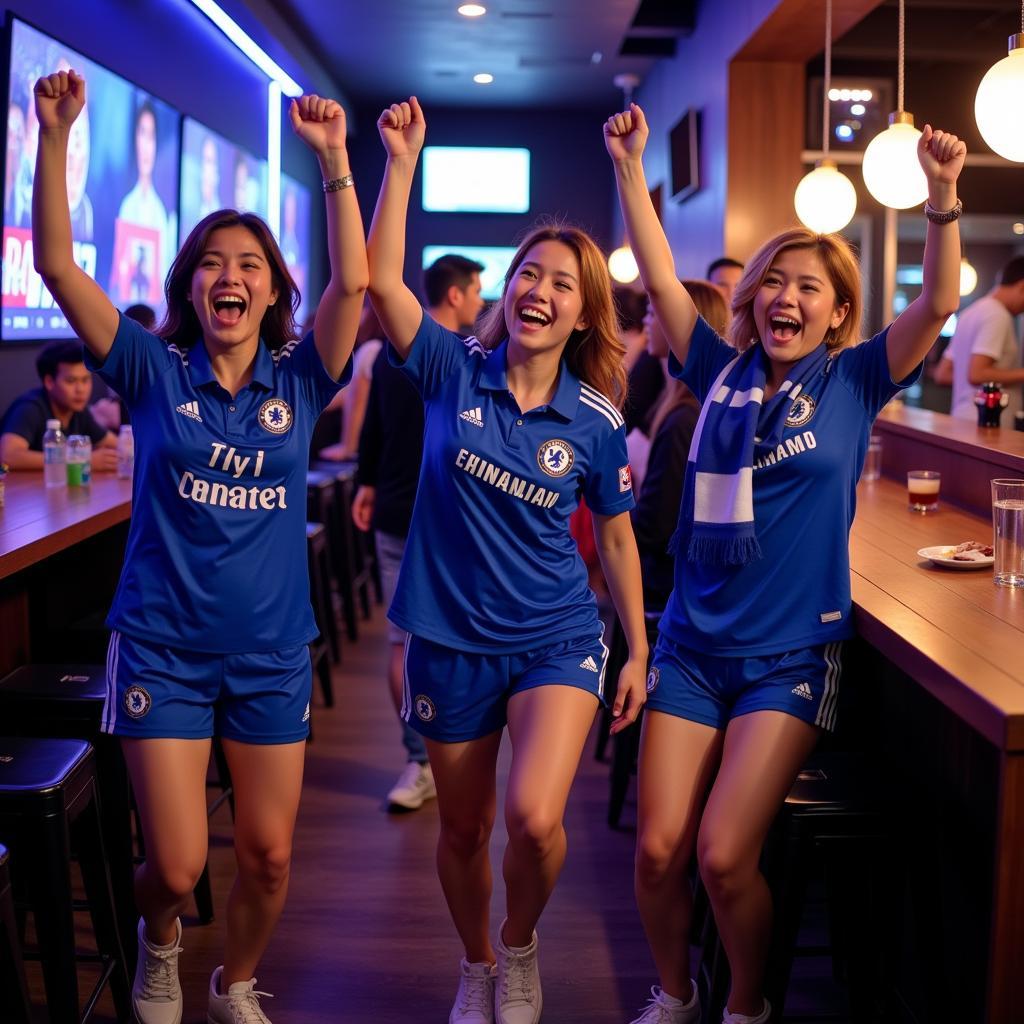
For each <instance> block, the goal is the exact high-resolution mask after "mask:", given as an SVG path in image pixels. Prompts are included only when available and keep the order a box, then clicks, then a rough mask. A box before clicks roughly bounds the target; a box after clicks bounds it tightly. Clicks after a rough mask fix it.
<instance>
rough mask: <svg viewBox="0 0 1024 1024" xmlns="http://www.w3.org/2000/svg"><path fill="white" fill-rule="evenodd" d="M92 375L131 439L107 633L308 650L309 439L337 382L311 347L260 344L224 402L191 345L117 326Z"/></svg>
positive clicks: (181, 643)
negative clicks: (116, 400) (115, 399)
mask: <svg viewBox="0 0 1024 1024" xmlns="http://www.w3.org/2000/svg"><path fill="white" fill-rule="evenodd" d="M86 361H87V363H88V365H89V368H90V369H93V370H95V371H96V372H97V373H99V375H100V376H101V377H102V378H103V379H104V380H105V381H106V382H107V383H108V384H109V385H110V386H111V387H112V388H113V389H114V390H115V391H116V392H117V393H118V394H119V395H120V396H121V397H122V398H123V399H124V401H125V402H126V404H127V405H128V408H129V409H130V410H131V415H132V430H133V432H134V435H135V474H134V479H133V481H132V517H131V524H130V527H129V532H128V546H127V550H126V551H125V560H124V567H123V569H122V571H121V580H120V583H119V584H118V588H117V593H116V595H115V597H114V604H113V607H112V608H111V611H110V615H109V617H108V619H107V624H108V625H109V626H110V627H111V628H112V629H117V630H120V631H121V632H122V633H125V634H127V635H128V636H131V637H135V638H137V639H140V640H144V641H149V642H151V643H163V644H167V645H168V646H171V647H179V648H189V649H192V650H197V651H209V652H211V653H223V654H235V653H242V652H249V653H258V652H264V651H276V650H280V649H283V648H289V647H295V646H298V645H300V644H304V643H308V642H309V641H310V640H312V639H313V638H314V637H315V636H316V633H317V631H316V627H315V625H314V622H313V612H312V608H311V607H310V602H309V574H308V570H307V566H306V534H305V522H306V472H307V469H308V463H309V442H310V438H311V436H312V433H313V425H314V424H315V423H316V420H317V417H318V416H319V415H320V413H321V411H322V410H323V408H324V407H325V406H326V405H327V404H328V403H329V402H330V400H331V399H332V398H333V397H334V395H335V394H336V393H337V391H338V390H339V388H340V387H342V386H343V384H344V383H347V382H348V380H349V378H350V377H351V374H352V369H351V362H349V364H348V365H347V366H346V368H345V371H344V373H343V374H342V382H341V383H339V382H337V381H335V380H334V379H333V378H331V377H330V376H329V375H328V373H327V371H326V370H325V369H324V366H323V363H322V362H321V360H320V355H319V353H318V352H317V350H316V346H315V345H314V344H313V335H312V334H309V335H307V336H306V338H305V339H303V340H302V341H296V342H291V343H289V344H287V345H285V346H284V347H282V348H281V349H280V350H279V351H277V352H275V353H271V351H270V350H269V349H268V348H267V347H266V346H265V345H263V344H262V343H261V344H260V346H259V351H258V354H257V356H256V365H255V367H254V369H253V375H252V380H251V382H250V383H249V384H247V385H246V386H245V387H243V388H242V389H241V391H239V393H238V395H237V396H236V397H234V398H232V397H231V395H230V394H229V393H228V392H227V391H226V390H225V389H224V388H223V387H221V385H220V384H219V382H218V381H217V378H216V377H215V376H214V374H213V368H212V367H211V365H210V359H209V356H208V355H207V353H206V349H205V348H204V347H203V343H202V341H197V342H196V344H195V345H193V346H192V347H191V348H190V349H188V350H187V351H184V350H180V349H178V348H177V347H176V346H174V345H168V344H167V343H166V342H164V341H163V340H162V339H161V338H158V337H157V336H156V335H154V334H151V333H149V332H148V331H146V330H144V329H143V328H142V327H141V326H140V325H139V324H137V323H135V321H133V320H129V319H128V318H126V317H123V316H122V317H121V320H120V324H119V326H118V330H117V335H116V337H115V338H114V344H113V347H112V348H111V350H110V353H109V355H108V356H107V358H106V359H105V360H104V362H103V363H102V365H98V364H97V363H96V361H95V360H94V359H92V358H91V357H89V356H88V355H87V356H86Z"/></svg>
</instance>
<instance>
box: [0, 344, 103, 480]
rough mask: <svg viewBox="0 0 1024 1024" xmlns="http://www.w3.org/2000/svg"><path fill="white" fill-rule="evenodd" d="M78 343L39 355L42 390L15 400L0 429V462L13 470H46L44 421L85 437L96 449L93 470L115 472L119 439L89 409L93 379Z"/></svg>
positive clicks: (53, 346)
mask: <svg viewBox="0 0 1024 1024" xmlns="http://www.w3.org/2000/svg"><path fill="white" fill-rule="evenodd" d="M82 351H83V350H82V346H81V344H80V343H79V342H77V341H57V342H54V343H53V344H52V345H47V346H46V348H44V349H43V350H42V351H41V352H40V353H39V358H38V359H37V360H36V370H37V371H38V373H39V379H40V380H41V381H42V384H43V386H42V387H40V388H33V389H32V390H31V391H27V392H25V394H23V395H21V396H20V397H19V398H16V399H15V400H14V401H13V402H12V403H11V407H10V408H9V409H8V410H7V412H6V414H5V415H4V419H3V427H2V429H0V462H6V463H7V465H8V466H9V467H10V468H11V469H42V468H43V434H44V433H46V421H47V420H49V419H57V420H60V423H61V429H62V430H63V431H64V433H65V434H66V435H71V434H85V435H86V436H87V437H88V438H89V439H90V440H91V441H92V444H93V451H92V468H93V469H94V470H100V471H104V470H110V471H113V470H115V469H116V468H117V437H116V436H115V435H114V434H112V433H111V432H110V431H109V430H107V429H106V427H102V426H100V424H99V423H97V422H96V419H95V417H94V416H93V415H92V413H91V412H89V409H88V408H87V406H88V403H89V396H90V395H91V394H92V374H91V373H90V372H89V371H88V370H87V369H86V368H85V362H84V360H83V355H82Z"/></svg>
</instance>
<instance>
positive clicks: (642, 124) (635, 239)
mask: <svg viewBox="0 0 1024 1024" xmlns="http://www.w3.org/2000/svg"><path fill="white" fill-rule="evenodd" d="M648 134H649V132H648V128H647V120H646V119H645V117H644V112H643V111H642V110H641V109H640V107H638V106H637V105H636V104H635V103H631V104H630V107H629V110H624V111H623V112H622V113H621V114H613V115H612V116H611V117H609V118H608V120H607V121H606V122H605V125H604V144H605V147H606V148H607V150H608V155H609V156H610V157H611V158H612V164H613V165H614V167H615V184H616V187H617V188H618V190H619V206H620V207H621V208H622V219H623V220H624V221H625V223H626V233H627V235H628V236H629V244H630V246H631V247H632V249H633V255H634V256H635V257H636V262H637V266H638V267H639V268H640V280H641V281H643V285H644V288H645V289H646V291H647V294H648V296H649V297H650V300H651V305H652V306H653V307H654V313H655V315H656V316H657V318H658V320H659V322H660V323H661V329H662V330H663V331H664V332H665V337H666V338H667V339H668V343H669V347H670V348H671V349H672V352H673V354H674V355H675V357H676V359H678V360H679V362H680V363H685V362H686V353H687V351H688V350H689V348H690V336H691V335H692V334H693V328H694V325H695V324H696V323H697V307H696V306H695V305H694V304H693V299H691V298H690V294H689V292H687V290H686V289H685V288H684V287H683V286H682V284H680V282H679V278H678V276H677V275H676V267H675V261H674V260H673V258H672V250H671V248H670V247H669V244H668V239H667V238H666V237H665V232H664V230H663V229H662V226H661V221H659V220H658V215H657V213H655V211H654V204H653V203H652V202H651V195H650V193H649V192H648V191H647V180H646V179H645V177H644V165H643V153H644V146H645V145H646V144H647V136H648Z"/></svg>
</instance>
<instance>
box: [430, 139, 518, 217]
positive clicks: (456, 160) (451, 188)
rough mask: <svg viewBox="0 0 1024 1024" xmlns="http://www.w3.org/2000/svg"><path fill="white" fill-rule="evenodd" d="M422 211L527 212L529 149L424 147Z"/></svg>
mask: <svg viewBox="0 0 1024 1024" xmlns="http://www.w3.org/2000/svg"><path fill="white" fill-rule="evenodd" d="M423 209H424V210H426V211H427V212H428V213H526V212H527V211H529V209H530V151H529V150H528V149H499V148H496V147H486V146H425V147H424V149H423Z"/></svg>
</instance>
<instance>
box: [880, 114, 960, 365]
mask: <svg viewBox="0 0 1024 1024" xmlns="http://www.w3.org/2000/svg"><path fill="white" fill-rule="evenodd" d="M966 156H967V147H966V146H965V145H964V144H963V143H962V142H961V141H960V140H959V139H958V138H957V137H956V136H955V135H950V134H949V133H948V132H936V131H932V127H931V125H928V124H926V125H925V126H924V131H923V132H921V138H920V139H919V140H918V143H917V158H918V160H920V162H921V167H922V169H923V170H924V173H925V177H926V178H927V179H928V205H929V206H930V207H931V208H932V209H933V210H937V211H938V212H940V213H943V212H945V211H947V210H952V209H953V207H955V206H956V204H957V197H956V182H957V178H959V177H960V172H961V171H962V170H963V167H964V159H965V157H966ZM959 305H960V225H959V224H958V223H957V221H956V220H952V221H950V222H949V223H948V224H936V223H934V222H933V221H931V220H929V221H928V230H927V234H926V235H925V240H924V282H923V286H922V288H921V294H920V295H919V296H918V297H917V298H916V299H914V301H913V302H911V303H910V305H909V306H907V308H906V309H905V310H904V311H903V312H902V313H900V315H899V316H898V317H897V318H896V320H895V321H894V322H893V323H892V325H891V326H890V328H889V333H888V334H887V335H886V341H885V350H886V355H887V356H888V359H889V375H890V376H891V377H892V379H893V380H894V381H899V380H902V379H903V378H904V377H906V376H907V374H908V373H910V372H911V370H913V369H914V367H915V366H917V364H918V363H919V362H921V360H922V359H924V357H925V356H926V355H927V353H928V349H930V348H931V347H932V345H934V344H935V340H936V339H937V338H938V336H939V331H941V330H942V325H943V324H944V323H945V322H946V321H947V320H948V319H949V318H950V317H951V316H952V315H953V314H954V313H955V312H956V311H957V309H958V308H959Z"/></svg>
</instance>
